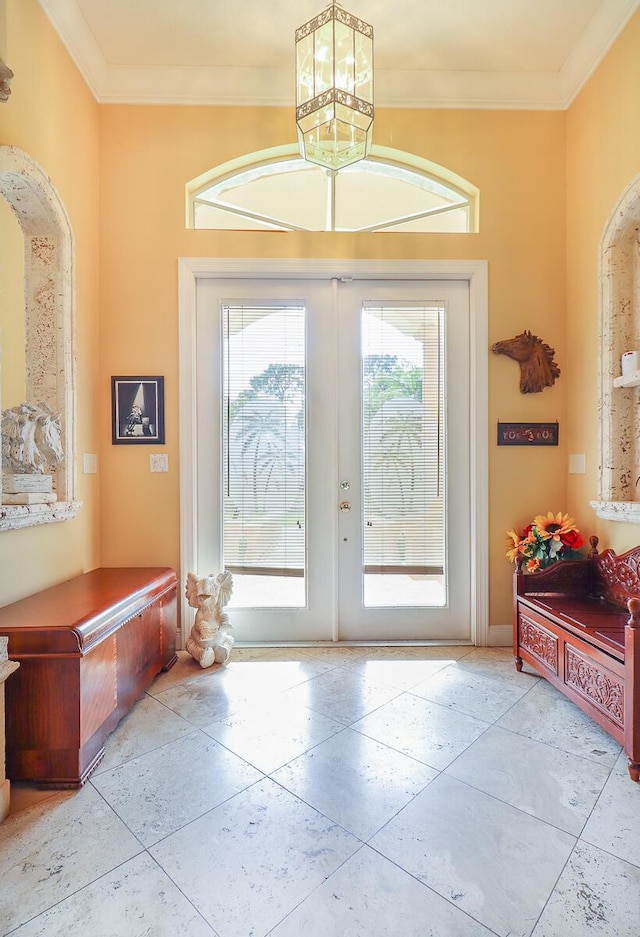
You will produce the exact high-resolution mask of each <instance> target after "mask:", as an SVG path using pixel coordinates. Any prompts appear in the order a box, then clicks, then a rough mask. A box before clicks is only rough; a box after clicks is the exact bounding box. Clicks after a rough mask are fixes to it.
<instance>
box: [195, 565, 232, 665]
mask: <svg viewBox="0 0 640 937" xmlns="http://www.w3.org/2000/svg"><path fill="white" fill-rule="evenodd" d="M232 592H233V576H232V575H231V573H228V572H224V573H219V574H218V575H217V576H214V575H213V574H211V575H209V576H203V577H202V578H198V577H197V576H196V574H195V573H188V574H187V585H186V589H185V595H186V597H187V601H188V602H189V605H190V606H191V608H195V609H197V611H196V617H195V619H194V622H193V627H192V629H191V634H190V635H189V637H188V638H187V642H186V648H187V650H188V652H189V653H190V654H191V656H192V657H194V658H195V659H196V660H197V661H198V663H199V664H200V666H201V667H211V665H212V664H214V663H215V664H226V662H227V661H228V660H229V656H230V654H231V648H232V647H233V643H234V638H233V629H232V627H231V625H230V624H229V616H228V615H227V613H226V612H223V611H222V609H223V607H224V606H225V605H226V604H227V602H228V601H229V599H230V598H231V593H232Z"/></svg>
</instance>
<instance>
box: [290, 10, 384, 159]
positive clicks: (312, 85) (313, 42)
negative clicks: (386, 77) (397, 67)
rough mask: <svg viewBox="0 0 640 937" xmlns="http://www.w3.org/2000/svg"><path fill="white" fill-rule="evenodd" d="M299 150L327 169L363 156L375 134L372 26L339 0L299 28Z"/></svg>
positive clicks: (297, 44)
mask: <svg viewBox="0 0 640 937" xmlns="http://www.w3.org/2000/svg"><path fill="white" fill-rule="evenodd" d="M296 123H297V125H298V142H299V144H300V152H301V153H302V155H303V157H304V158H305V159H306V160H309V162H311V163H318V165H320V166H325V167H326V168H327V169H333V170H337V169H342V168H343V167H344V166H349V165H350V164H351V163H355V162H357V161H358V160H360V159H364V158H365V156H367V154H368V153H369V150H370V149H371V138H372V136H373V27H372V26H369V24H368V23H365V22H363V21H362V20H361V19H359V18H358V17H357V16H353V15H352V14H351V13H347V11H346V10H344V9H343V8H342V7H341V6H339V5H338V4H337V3H335V2H332V3H330V4H329V5H328V7H327V8H326V9H325V10H323V11H322V13H319V14H318V15H317V16H315V17H314V18H313V19H312V20H309V22H308V23H305V24H304V26H301V27H300V28H299V29H297V30H296Z"/></svg>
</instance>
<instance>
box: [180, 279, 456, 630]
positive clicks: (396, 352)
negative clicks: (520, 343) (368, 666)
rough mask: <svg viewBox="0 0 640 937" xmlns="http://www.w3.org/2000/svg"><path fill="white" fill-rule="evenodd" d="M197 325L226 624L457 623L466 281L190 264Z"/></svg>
mask: <svg viewBox="0 0 640 937" xmlns="http://www.w3.org/2000/svg"><path fill="white" fill-rule="evenodd" d="M195 343H196V352H195V362H196V375H195V386H196V411H197V446H196V490H197V514H198V519H197V520H198V522H197V529H196V553H197V561H198V569H199V571H200V572H202V573H208V572H217V571H218V570H220V569H222V568H227V569H230V570H231V571H232V572H233V575H234V595H233V597H232V600H231V603H230V606H229V613H230V616H231V618H232V623H233V626H234V630H235V633H236V637H237V639H238V640H241V641H312V640H332V639H333V640H335V639H339V640H381V641H384V640H403V639H407V640H434V639H440V640H465V639H469V637H470V620H471V616H470V591H471V590H470V569H471V557H470V540H469V530H470V529H471V520H470V514H471V510H470V470H469V466H470V451H469V439H470V414H469V373H470V368H469V295H468V283H467V282H466V281H418V280H416V281H400V280H393V281H382V280H370V281H369V280H351V281H346V282H342V281H339V280H337V279H334V280H329V279H315V280H307V279H304V280H298V279H286V280H274V279H264V280H256V279H253V280H250V279H239V280H230V279H202V280H198V285H197V305H196V326H195Z"/></svg>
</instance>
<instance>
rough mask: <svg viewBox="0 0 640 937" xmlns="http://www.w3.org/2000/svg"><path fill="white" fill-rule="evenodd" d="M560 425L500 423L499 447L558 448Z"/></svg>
mask: <svg viewBox="0 0 640 937" xmlns="http://www.w3.org/2000/svg"><path fill="white" fill-rule="evenodd" d="M559 429H560V425H559V424H558V423H500V422H499V423H498V445H499V446H557V445H558V435H559Z"/></svg>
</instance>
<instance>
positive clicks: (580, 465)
mask: <svg viewBox="0 0 640 937" xmlns="http://www.w3.org/2000/svg"><path fill="white" fill-rule="evenodd" d="M586 471H587V457H586V455H585V454H584V452H581V453H579V454H578V455H570V456H569V475H584V474H585V473H586Z"/></svg>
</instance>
